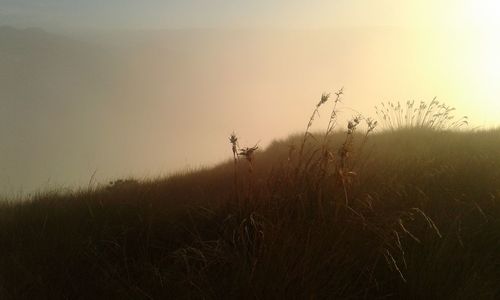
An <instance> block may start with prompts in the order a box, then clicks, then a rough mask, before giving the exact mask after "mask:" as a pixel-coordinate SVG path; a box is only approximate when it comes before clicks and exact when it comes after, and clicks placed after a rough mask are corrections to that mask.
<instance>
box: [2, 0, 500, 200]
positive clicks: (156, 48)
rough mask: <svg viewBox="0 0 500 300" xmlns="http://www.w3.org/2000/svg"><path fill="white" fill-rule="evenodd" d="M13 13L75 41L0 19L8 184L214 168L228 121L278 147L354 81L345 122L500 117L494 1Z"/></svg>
mask: <svg viewBox="0 0 500 300" xmlns="http://www.w3.org/2000/svg"><path fill="white" fill-rule="evenodd" d="M498 3H500V2H498ZM0 25H11V26H15V27H18V28H23V27H42V28H44V29H46V30H47V31H48V32H63V33H64V35H66V36H68V35H69V36H70V37H73V39H66V38H65V37H64V36H59V35H51V34H46V33H44V32H43V31H39V30H27V31H23V30H15V29H12V28H6V27H5V28H2V27H0V140H1V141H2V143H0V195H1V194H12V193H15V192H17V191H25V192H26V191H28V192H29V191H32V190H36V189H39V188H42V189H43V188H46V187H47V186H49V185H50V186H52V185H55V186H60V185H63V186H64V185H70V186H75V185H85V184H87V183H88V180H89V178H90V176H91V174H92V173H93V172H94V171H96V170H97V173H96V174H97V175H96V179H97V180H98V181H100V182H106V181H107V180H109V179H113V178H118V177H125V176H138V177H141V176H156V175H158V174H161V173H163V174H165V173H169V172H172V171H176V170H182V169H185V168H186V167H198V166H200V165H211V164H214V163H217V162H220V161H222V160H223V159H226V158H229V157H230V156H231V153H230V148H229V147H228V142H227V135H228V134H230V133H231V131H233V130H235V131H236V132H237V133H238V134H239V135H240V137H241V141H242V144H243V145H253V144H254V143H255V142H257V141H259V140H260V141H261V144H260V145H261V146H264V147H265V146H266V145H268V144H269V142H271V141H272V140H273V139H275V138H283V137H286V136H287V135H288V134H290V133H293V132H298V131H300V130H303V127H304V125H305V121H306V119H307V117H308V116H309V114H310V110H311V108H312V107H313V106H314V104H315V103H316V102H317V100H318V97H319V96H320V95H321V93H322V92H333V91H335V90H336V89H338V88H340V87H341V86H344V87H345V105H344V106H343V107H342V115H343V116H345V117H346V118H348V117H350V116H351V115H352V114H354V113H355V112H354V111H353V109H355V110H359V111H361V112H363V113H364V114H367V115H373V114H374V111H373V107H374V106H375V105H377V104H379V103H380V102H381V101H387V100H391V101H402V102H406V101H407V100H416V101H420V100H427V101H428V100H430V99H432V98H433V97H434V96H437V97H438V99H439V100H441V101H444V102H446V103H447V104H449V105H452V106H455V107H456V108H457V115H468V116H469V117H470V119H471V121H472V126H481V127H489V126H498V125H499V123H500V101H499V100H500V97H499V95H500V85H499V82H500V56H499V55H498V53H500V4H497V1H493V0H491V1H490V0H482V1H481V0H479V1H472V0H471V1H451V0H450V1H448V0H446V1H430V0H422V1H401V0H399V1H396V0H393V1H392V0H378V1H353V0H350V1H347V0H346V1H319V0H309V1H306V0H287V1H280V0H266V1H264V0H255V1H240V0H232V1H221V0H218V1H201V0H183V1H160V0H156V1H152V0H144V1H139V0H137V1H132V0H121V1H118V0H108V1H97V0H85V1H83V0H82V1H76V0H74V1H63V0H59V1H57V0H0ZM183 28H184V29H183ZM186 28H199V29H203V30H188V29H186ZM207 28H212V29H210V30H205V29H207ZM88 29H90V30H93V31H94V30H96V31H99V30H103V31H105V32H106V33H105V35H104V36H105V39H104V40H105V41H108V38H109V39H110V40H113V39H114V38H115V37H117V41H118V43H117V44H113V45H106V46H102V47H100V46H99V47H94V46H95V45H87V44H85V43H84V44H80V43H79V42H78V39H79V38H82V36H80V35H76V34H75V35H74V36H72V33H73V32H79V33H81V31H82V30H83V31H84V32H85V31H86V30H88ZM113 29H130V30H132V31H133V30H136V29H141V30H144V31H139V33H140V34H139V37H140V39H137V37H138V34H137V32H135V34H130V32H129V31H126V30H125V31H123V32H125V34H122V31H119V32H120V34H117V32H115V31H113ZM145 29H179V30H165V31H146V30H145ZM243 29H245V30H243ZM108 47H111V48H108ZM325 121H326V120H324V119H320V120H318V122H317V126H322V125H324V124H323V123H324V122H325ZM322 122H323V123H322ZM339 126H340V125H339ZM318 128H320V127H318Z"/></svg>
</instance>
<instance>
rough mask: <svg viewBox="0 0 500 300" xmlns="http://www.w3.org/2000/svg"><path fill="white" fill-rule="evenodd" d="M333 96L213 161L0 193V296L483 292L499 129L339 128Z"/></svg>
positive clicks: (497, 211) (490, 284) (370, 124)
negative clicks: (70, 186)
mask: <svg viewBox="0 0 500 300" xmlns="http://www.w3.org/2000/svg"><path fill="white" fill-rule="evenodd" d="M336 95H337V100H338V101H337V100H334V101H332V102H331V105H332V112H331V114H330V122H329V124H328V127H327V128H326V129H325V131H324V132H319V133H311V132H309V131H310V128H311V125H312V122H313V121H314V118H315V117H316V116H317V113H318V111H319V109H320V108H322V107H324V106H326V105H327V104H328V100H329V96H328V95H326V94H325V95H323V96H322V98H321V100H320V102H319V103H318V105H316V107H315V110H314V113H313V114H312V117H311V118H310V121H309V123H308V125H307V129H306V133H305V134H304V135H302V134H300V135H296V136H291V137H290V138H288V139H287V140H284V141H276V142H275V143H273V144H271V145H270V146H269V147H268V148H267V149H265V150H258V147H257V146H254V147H249V148H242V149H240V147H239V145H238V143H237V142H238V139H237V137H236V135H234V134H233V135H231V137H230V140H229V141H230V143H231V151H232V153H233V159H232V161H228V162H227V163H225V164H221V165H219V166H217V167H215V168H213V169H205V170H199V171H196V172H192V173H187V174H179V175H177V176H171V177H169V178H165V179H158V180H146V181H142V182H138V181H136V180H123V181H116V182H114V183H113V184H112V185H110V186H107V187H98V188H94V189H91V190H84V191H75V192H70V193H57V192H54V193H51V194H41V195H37V196H35V197H34V198H33V199H31V200H29V201H25V202H22V203H19V202H18V203H7V202H4V203H3V204H2V205H1V207H0V240H1V241H2V243H1V244H0V254H1V255H0V270H1V271H0V298H2V299H23V298H25V299H40V298H41V299H96V298H97V299H98V298H101V299H110V298H114V299H472V298H474V299H498V298H499V297H500V287H499V285H498V282H500V272H499V270H500V256H499V255H498V253H500V244H499V242H498V241H500V203H499V198H500V131H499V130H491V131H481V132H477V131H443V130H430V128H428V127H429V126H417V127H418V128H415V127H412V128H406V129H400V130H395V131H394V132H392V131H382V132H378V133H376V132H374V129H375V126H376V123H375V121H373V120H372V119H369V118H364V117H361V116H355V117H353V118H352V119H351V120H350V121H349V122H348V123H347V124H345V125H344V126H342V127H341V128H339V126H340V125H338V124H337V119H336V115H337V110H336V109H337V108H336V107H337V106H336V105H337V103H338V102H339V101H340V96H341V95H342V90H341V91H339V92H338V93H336ZM408 118H410V117H408ZM416 118H417V117H416ZM403 119H404V118H403ZM410 119H411V118H410ZM391 120H392V119H391ZM436 122H437V121H434V122H433V123H432V124H435V125H433V127H432V128H434V129H439V128H442V126H438V125H437V124H438V123H436ZM363 123H366V125H367V126H366V129H362V128H363V127H361V124H363ZM418 124H422V123H418ZM424 124H425V122H424ZM290 145H296V146H293V147H290ZM297 145H298V146H297ZM295 149H299V151H298V152H297V151H296V150H295ZM296 152H297V153H296ZM238 156H241V157H243V158H244V160H243V159H239V158H238ZM231 187H234V188H233V189H232V188H231Z"/></svg>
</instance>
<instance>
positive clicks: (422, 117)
mask: <svg viewBox="0 0 500 300" xmlns="http://www.w3.org/2000/svg"><path fill="white" fill-rule="evenodd" d="M375 110H376V113H377V116H378V117H379V120H380V121H381V122H382V124H383V126H384V127H385V128H386V129H390V130H395V129H399V128H415V127H417V128H429V129H438V130H450V129H459V128H461V127H463V126H466V125H468V119H467V116H463V117H461V118H458V119H457V118H456V117H455V116H454V115H453V112H454V111H455V108H454V107H450V106H448V105H446V104H444V103H440V102H439V101H437V100H436V98H434V99H432V101H431V102H430V103H429V104H428V103H426V102H424V101H421V102H420V103H419V104H418V105H416V103H415V101H407V102H406V106H402V105H401V103H400V102H399V101H398V102H397V103H393V102H387V103H383V102H382V103H381V105H380V106H375Z"/></svg>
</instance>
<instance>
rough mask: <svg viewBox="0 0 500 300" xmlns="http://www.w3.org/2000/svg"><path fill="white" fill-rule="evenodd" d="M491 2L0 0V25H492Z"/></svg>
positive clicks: (494, 9)
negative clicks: (3, 23)
mask: <svg viewBox="0 0 500 300" xmlns="http://www.w3.org/2000/svg"><path fill="white" fill-rule="evenodd" d="M498 11H499V4H498V3H497V1H494V0H478V1H474V0H421V1H409V0H406V1H405V0H362V1H361V0H338V1H327V0H254V1H243V0H214V1H206V0H167V1H162V0H143V1H135V0H107V1H99V0H85V1H81V0H1V1H0V16H1V17H0V20H2V21H1V22H6V23H10V24H16V25H21V26H23V25H26V26H44V27H51V28H58V27H69V28H74V27H87V28H206V27H211V28H213V27H215V28H271V27H275V28H295V29H297V28H332V27H351V26H359V27H365V26H405V27H433V28H434V27H469V26H479V27H481V26H498V25H500V23H499V22H500V21H498V19H499V18H498V13H499V12H498Z"/></svg>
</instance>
